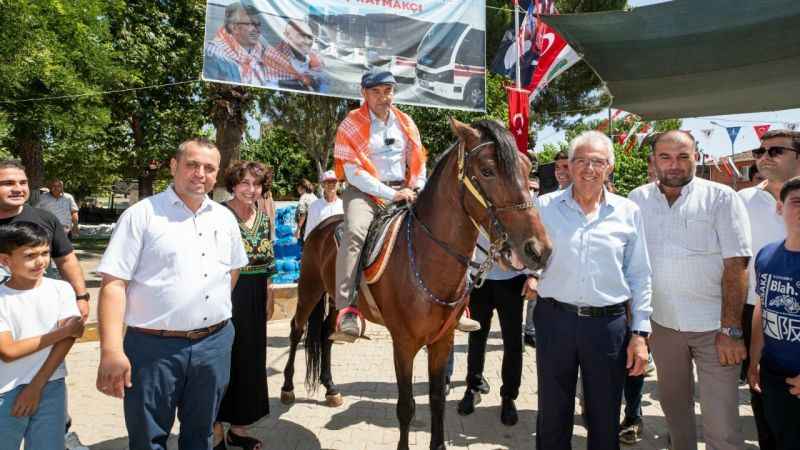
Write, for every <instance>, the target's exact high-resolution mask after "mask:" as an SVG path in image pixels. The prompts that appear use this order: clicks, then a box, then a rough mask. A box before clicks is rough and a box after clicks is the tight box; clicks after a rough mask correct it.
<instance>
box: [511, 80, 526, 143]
mask: <svg viewBox="0 0 800 450" xmlns="http://www.w3.org/2000/svg"><path fill="white" fill-rule="evenodd" d="M506 91H507V92H508V129H509V130H511V134H513V135H514V139H515V140H516V141H517V149H518V150H519V151H521V152H522V153H527V151H528V111H529V109H528V96H529V95H530V91H526V90H525V89H516V88H513V87H511V86H506Z"/></svg>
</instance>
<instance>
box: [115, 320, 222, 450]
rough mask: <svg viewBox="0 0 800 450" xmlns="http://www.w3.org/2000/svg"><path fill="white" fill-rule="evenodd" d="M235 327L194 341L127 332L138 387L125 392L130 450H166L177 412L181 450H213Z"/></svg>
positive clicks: (126, 422) (127, 346) (132, 373)
mask: <svg viewBox="0 0 800 450" xmlns="http://www.w3.org/2000/svg"><path fill="white" fill-rule="evenodd" d="M233 336H234V329H233V324H232V323H230V322H229V323H228V324H227V325H226V326H225V327H223V328H222V329H220V330H219V331H217V332H215V333H213V334H211V335H209V336H207V337H205V338H203V339H198V340H194V341H190V340H188V339H183V338H170V337H161V336H153V335H148V334H143V333H139V332H136V331H132V330H128V332H127V333H126V334H125V342H124V347H125V354H126V355H127V356H128V359H130V362H131V382H132V383H133V386H132V387H131V388H130V389H126V390H125V401H124V409H125V425H126V426H127V428H128V436H129V437H128V443H129V444H128V445H129V446H130V449H131V450H166V448H167V438H168V437H169V433H170V430H171V429H172V425H173V423H174V422H175V413H176V410H177V414H178V419H179V420H180V422H181V429H180V436H179V439H178V447H179V448H180V449H181V450H210V449H211V446H212V445H213V442H212V439H213V431H212V428H213V424H214V419H215V418H216V416H217V411H218V409H219V404H220V402H221V401H222V396H223V394H225V389H226V388H227V387H228V379H229V375H230V367H231V346H232V345H233Z"/></svg>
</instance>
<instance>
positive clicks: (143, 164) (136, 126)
mask: <svg viewBox="0 0 800 450" xmlns="http://www.w3.org/2000/svg"><path fill="white" fill-rule="evenodd" d="M130 123H131V131H132V133H133V148H134V154H136V155H139V158H142V155H145V154H146V152H145V151H144V150H145V148H144V146H145V143H144V130H143V129H142V122H141V120H139V117H137V116H136V115H135V114H134V115H132V116H131V119H130ZM138 170H139V173H138V174H137V175H136V181H137V182H138V189H139V200H141V199H143V198H146V197H150V196H151V195H153V190H154V189H153V184H154V183H155V181H156V175H158V168H155V169H153V168H151V167H150V161H139V169H138Z"/></svg>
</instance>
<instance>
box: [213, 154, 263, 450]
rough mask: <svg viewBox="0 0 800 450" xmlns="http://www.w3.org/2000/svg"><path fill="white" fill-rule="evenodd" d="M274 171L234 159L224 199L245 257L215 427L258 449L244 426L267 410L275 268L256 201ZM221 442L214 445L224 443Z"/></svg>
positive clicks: (229, 439) (235, 442)
mask: <svg viewBox="0 0 800 450" xmlns="http://www.w3.org/2000/svg"><path fill="white" fill-rule="evenodd" d="M271 183H272V174H271V173H269V171H268V170H267V169H266V168H265V167H264V165H263V164H261V163H258V162H254V161H237V162H235V163H233V164H232V165H231V167H230V168H229V169H228V170H227V171H226V173H225V187H226V188H227V189H228V192H230V193H231V194H233V198H232V199H231V200H229V201H228V202H226V203H224V204H225V206H227V207H228V208H230V210H231V211H232V212H233V213H234V215H235V216H236V219H237V220H238V222H239V230H240V231H241V233H242V242H243V243H244V248H245V250H246V251H247V256H248V258H249V263H248V265H247V266H246V267H243V268H242V269H241V271H240V272H239V281H238V282H237V283H236V287H235V288H234V289H233V293H232V295H231V301H232V303H233V318H232V319H231V320H232V321H233V325H234V327H235V328H236V337H235V339H234V341H233V350H232V354H231V375H230V383H229V385H228V390H227V392H226V393H225V397H224V398H223V399H222V405H221V406H220V410H219V413H218V414H217V422H218V423H217V424H216V426H215V427H214V432H215V434H216V435H217V439H219V440H220V441H221V437H222V433H223V428H222V423H224V422H227V423H229V424H230V425H231V427H230V429H229V430H228V434H227V435H226V436H225V442H226V443H227V445H228V447H241V448H244V449H247V450H251V449H260V448H262V443H261V441H259V440H258V439H255V438H253V437H251V436H249V434H248V430H247V427H248V426H250V425H252V424H253V423H255V422H257V421H258V420H260V419H261V418H262V417H264V416H266V415H267V414H269V398H268V393H267V381H266V379H267V373H266V366H267V304H268V301H269V280H270V277H271V276H272V274H274V273H275V255H274V252H273V247H272V240H273V236H272V229H273V228H272V224H271V223H270V222H271V221H270V218H269V216H268V215H267V214H265V213H264V212H263V211H262V210H261V209H260V208H258V207H257V204H256V203H257V201H258V200H259V199H260V198H261V193H262V191H263V189H269V188H270V184H271ZM224 448H225V443H223V442H220V443H219V445H217V447H215V449H224Z"/></svg>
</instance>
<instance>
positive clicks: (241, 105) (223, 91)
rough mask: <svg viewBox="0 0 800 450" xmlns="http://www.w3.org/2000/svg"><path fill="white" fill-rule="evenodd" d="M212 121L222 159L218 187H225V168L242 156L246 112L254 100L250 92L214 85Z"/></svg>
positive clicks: (212, 91) (212, 92) (238, 88)
mask: <svg viewBox="0 0 800 450" xmlns="http://www.w3.org/2000/svg"><path fill="white" fill-rule="evenodd" d="M211 98H212V100H213V102H214V103H213V106H212V107H211V122H212V123H213V124H214V127H215V128H216V129H217V136H216V141H217V148H219V152H220V156H221V160H220V165H219V174H218V175H217V189H219V188H220V187H223V186H224V184H225V182H224V179H225V170H226V169H227V168H228V167H229V166H230V164H231V162H232V161H235V160H237V159H239V158H240V153H239V147H240V146H241V145H242V136H243V135H244V130H245V124H246V120H245V117H244V115H245V112H246V111H247V109H248V108H249V106H250V103H251V101H252V99H251V97H250V94H248V92H247V91H246V90H245V89H244V88H242V87H238V86H237V87H230V86H222V85H212V88H211Z"/></svg>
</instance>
